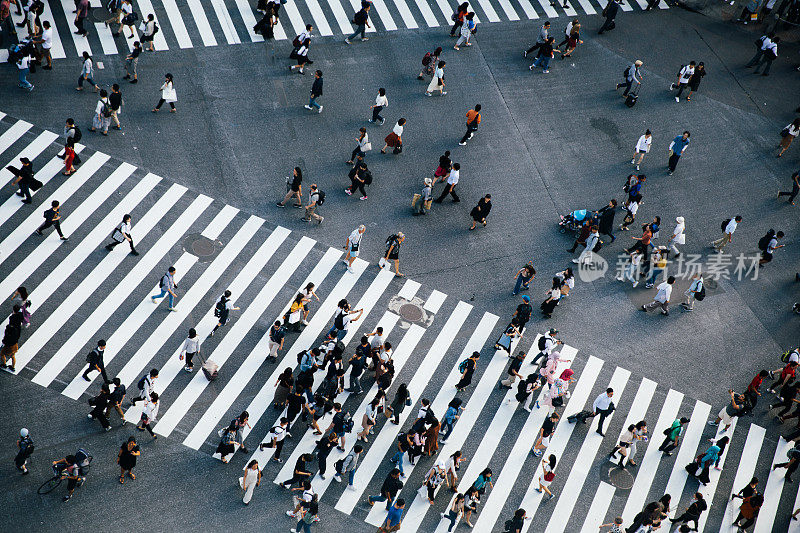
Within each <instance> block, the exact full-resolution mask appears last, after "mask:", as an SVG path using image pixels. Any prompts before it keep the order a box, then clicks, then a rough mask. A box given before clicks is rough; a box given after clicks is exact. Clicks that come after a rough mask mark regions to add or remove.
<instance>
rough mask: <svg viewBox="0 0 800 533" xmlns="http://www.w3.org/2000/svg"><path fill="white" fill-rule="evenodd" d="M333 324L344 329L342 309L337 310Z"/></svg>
mask: <svg viewBox="0 0 800 533" xmlns="http://www.w3.org/2000/svg"><path fill="white" fill-rule="evenodd" d="M333 326H334V327H335V328H336V329H344V311H343V310H341V309H340V310H339V313H338V314H337V315H336V316H335V317H334V319H333Z"/></svg>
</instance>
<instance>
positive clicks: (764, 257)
mask: <svg viewBox="0 0 800 533" xmlns="http://www.w3.org/2000/svg"><path fill="white" fill-rule="evenodd" d="M781 239H783V232H782V231H779V232H778V233H776V234H774V235H773V236H772V238H771V239H770V240H769V243H767V248H766V249H765V250H764V251H763V252H762V254H761V259H759V261H758V264H759V266H764V265H766V264H767V263H769V262H771V261H772V255H773V254H774V253H775V250H777V249H778V248H783V247H784V246H786V245H785V244H778V241H779V240H781Z"/></svg>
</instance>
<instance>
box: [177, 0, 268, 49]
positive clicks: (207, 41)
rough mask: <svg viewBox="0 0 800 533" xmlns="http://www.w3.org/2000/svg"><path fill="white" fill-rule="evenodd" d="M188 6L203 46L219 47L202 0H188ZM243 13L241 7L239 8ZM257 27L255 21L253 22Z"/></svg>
mask: <svg viewBox="0 0 800 533" xmlns="http://www.w3.org/2000/svg"><path fill="white" fill-rule="evenodd" d="M186 5H188V6H189V10H190V11H191V12H192V16H193V17H194V23H195V25H197V31H198V32H200V38H201V39H202V40H203V46H217V38H216V37H214V32H213V31H212V30H211V24H209V23H208V17H206V12H205V10H203V6H202V5H201V4H200V0H186ZM239 11H241V7H240V8H239ZM253 24H254V25H255V21H254V22H253Z"/></svg>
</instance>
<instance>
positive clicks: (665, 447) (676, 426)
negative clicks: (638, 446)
mask: <svg viewBox="0 0 800 533" xmlns="http://www.w3.org/2000/svg"><path fill="white" fill-rule="evenodd" d="M688 423H689V419H688V418H686V417H681V418H677V419H675V420H674V421H673V422H672V424H671V425H670V427H668V428H667V429H665V430H664V435H666V437H665V438H664V442H662V443H661V446H659V447H658V451H660V452H663V453H664V455H672V450H674V449H675V448H677V447H678V443H679V442H680V439H681V437H682V436H683V432H684V431H685V429H686V428H685V427H684V426H686V424H688Z"/></svg>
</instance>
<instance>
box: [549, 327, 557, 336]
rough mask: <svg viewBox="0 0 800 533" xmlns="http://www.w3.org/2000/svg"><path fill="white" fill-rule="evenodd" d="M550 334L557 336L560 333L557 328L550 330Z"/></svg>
mask: <svg viewBox="0 0 800 533" xmlns="http://www.w3.org/2000/svg"><path fill="white" fill-rule="evenodd" d="M548 333H549V334H550V335H555V334H556V333H558V330H557V329H556V328H550V331H548Z"/></svg>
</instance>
